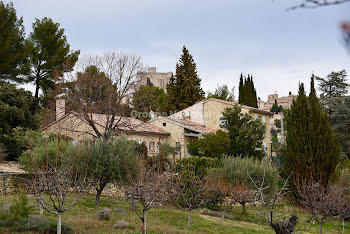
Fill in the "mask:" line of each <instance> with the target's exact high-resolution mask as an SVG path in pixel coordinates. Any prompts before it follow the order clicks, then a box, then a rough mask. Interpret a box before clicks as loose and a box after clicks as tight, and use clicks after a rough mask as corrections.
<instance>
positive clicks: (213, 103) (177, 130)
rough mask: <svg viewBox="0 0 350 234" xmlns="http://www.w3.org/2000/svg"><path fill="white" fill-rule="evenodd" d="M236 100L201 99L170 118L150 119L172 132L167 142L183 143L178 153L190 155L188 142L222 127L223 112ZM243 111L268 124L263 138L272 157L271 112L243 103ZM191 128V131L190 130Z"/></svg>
mask: <svg viewBox="0 0 350 234" xmlns="http://www.w3.org/2000/svg"><path fill="white" fill-rule="evenodd" d="M235 105H236V103H235V102H229V101H223V100H219V99H214V98H211V99H209V100H204V101H200V102H198V103H196V104H194V105H192V106H190V107H188V108H186V109H184V110H182V111H179V112H177V113H175V114H173V115H171V116H169V117H168V118H163V117H158V118H155V119H152V120H150V122H151V123H152V124H153V125H156V126H157V127H159V128H162V129H163V130H165V131H167V132H169V133H170V137H169V138H168V140H167V142H168V143H169V144H170V145H171V146H176V144H178V145H179V144H180V145H181V151H180V153H179V154H178V155H177V157H180V156H185V157H187V156H189V154H188V152H187V144H188V143H189V142H190V141H193V139H195V138H197V137H200V136H201V135H202V134H204V133H208V132H215V131H216V130H217V129H220V119H221V116H222V112H223V111H224V110H225V108H228V107H233V106H235ZM241 109H242V112H243V113H249V114H250V115H252V116H253V117H254V118H257V119H260V120H261V121H262V123H263V124H265V126H266V134H265V138H264V140H263V144H264V147H265V150H266V154H267V157H268V158H270V157H271V140H270V124H269V123H270V116H271V115H272V114H271V113H270V112H267V111H262V110H258V109H256V108H253V107H249V106H244V105H241ZM174 120H183V121H188V122H191V123H193V124H197V125H198V126H201V127H202V128H200V127H197V128H196V129H193V127H189V126H186V125H181V124H180V125H179V123H178V122H176V121H174ZM175 125H177V126H175ZM188 129H190V131H188Z"/></svg>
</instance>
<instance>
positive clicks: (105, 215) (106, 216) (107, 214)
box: [98, 208, 111, 220]
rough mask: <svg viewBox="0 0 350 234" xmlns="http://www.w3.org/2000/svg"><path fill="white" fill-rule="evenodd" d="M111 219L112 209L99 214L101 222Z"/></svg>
mask: <svg viewBox="0 0 350 234" xmlns="http://www.w3.org/2000/svg"><path fill="white" fill-rule="evenodd" d="M110 218H111V209H109V208H104V209H102V210H100V211H99V212H98V219H99V220H110Z"/></svg>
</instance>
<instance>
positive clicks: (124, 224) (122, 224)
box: [114, 220, 129, 228]
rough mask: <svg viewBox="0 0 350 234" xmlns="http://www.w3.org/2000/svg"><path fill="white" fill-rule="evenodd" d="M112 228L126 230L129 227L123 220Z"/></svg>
mask: <svg viewBox="0 0 350 234" xmlns="http://www.w3.org/2000/svg"><path fill="white" fill-rule="evenodd" d="M114 227H115V228H128V227H129V223H128V222H126V221H124V220H120V221H118V222H117V223H116V224H114Z"/></svg>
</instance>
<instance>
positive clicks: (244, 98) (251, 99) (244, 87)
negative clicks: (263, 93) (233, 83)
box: [238, 74, 258, 108]
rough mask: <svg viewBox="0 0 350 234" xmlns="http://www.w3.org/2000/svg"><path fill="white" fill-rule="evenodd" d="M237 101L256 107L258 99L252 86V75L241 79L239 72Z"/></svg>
mask: <svg viewBox="0 0 350 234" xmlns="http://www.w3.org/2000/svg"><path fill="white" fill-rule="evenodd" d="M238 103H239V104H242V105H247V106H252V107H255V108H257V107H258V99H257V95H256V90H255V88H254V82H253V77H252V76H251V75H248V76H247V77H245V78H244V79H243V75H242V74H241V77H240V80H239V98H238Z"/></svg>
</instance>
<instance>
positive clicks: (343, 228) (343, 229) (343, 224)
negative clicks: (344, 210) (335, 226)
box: [341, 219, 345, 233]
mask: <svg viewBox="0 0 350 234" xmlns="http://www.w3.org/2000/svg"><path fill="white" fill-rule="evenodd" d="M341 233H345V219H343V222H342V231H341Z"/></svg>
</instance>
